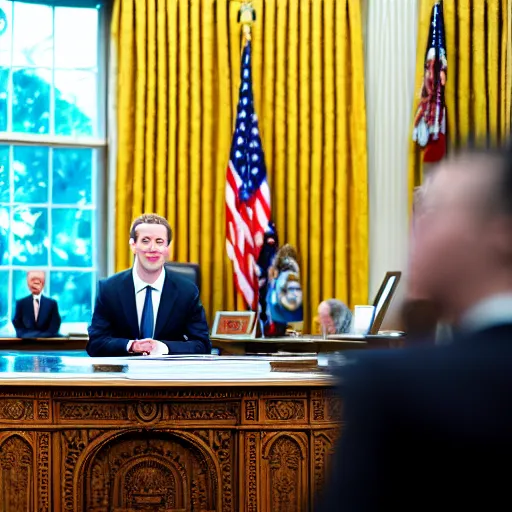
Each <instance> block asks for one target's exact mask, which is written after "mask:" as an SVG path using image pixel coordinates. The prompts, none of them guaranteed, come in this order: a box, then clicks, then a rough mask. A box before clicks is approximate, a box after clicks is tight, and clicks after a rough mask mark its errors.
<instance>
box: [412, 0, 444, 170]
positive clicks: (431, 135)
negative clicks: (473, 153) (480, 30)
mask: <svg viewBox="0 0 512 512" xmlns="http://www.w3.org/2000/svg"><path fill="white" fill-rule="evenodd" d="M445 41H446V39H445V33H444V16H443V3H442V1H438V2H436V4H435V5H434V7H433V8H432V15H431V19H430V30H429V36H428V43H427V51H426V54H425V70H424V76H423V87H422V89H421V100H420V104H419V106H418V109H417V111H416V115H415V118H414V130H413V134H412V138H413V140H414V141H415V142H417V143H418V144H419V145H420V146H421V147H422V148H424V154H423V161H424V162H437V161H439V160H441V159H442V158H443V156H444V155H445V153H446V104H445V97H444V89H445V86H446V77H447V66H448V63H447V59H446V44H445Z"/></svg>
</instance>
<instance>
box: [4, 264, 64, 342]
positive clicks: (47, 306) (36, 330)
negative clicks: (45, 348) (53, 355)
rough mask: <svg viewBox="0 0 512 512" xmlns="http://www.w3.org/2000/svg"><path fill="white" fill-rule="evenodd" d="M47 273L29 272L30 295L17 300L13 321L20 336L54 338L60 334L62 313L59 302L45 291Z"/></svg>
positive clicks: (17, 334)
mask: <svg viewBox="0 0 512 512" xmlns="http://www.w3.org/2000/svg"><path fill="white" fill-rule="evenodd" d="M45 280H46V276H45V273H44V272H42V271H40V270H31V271H29V272H27V284H28V288H29V290H30V295H28V296H27V297H24V298H23V299H20V300H18V301H16V312H15V313H14V318H13V320H12V323H13V325H14V328H15V329H16V336H18V338H52V337H54V336H58V335H59V329H60V322H61V319H60V315H59V307H58V305H57V302H56V301H55V300H54V299H50V297H45V296H44V295H43V294H42V293H43V288H44V283H45Z"/></svg>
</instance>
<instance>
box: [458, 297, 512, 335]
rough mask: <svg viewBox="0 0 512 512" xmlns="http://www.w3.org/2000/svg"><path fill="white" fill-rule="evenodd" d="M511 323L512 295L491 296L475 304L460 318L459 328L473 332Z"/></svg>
mask: <svg viewBox="0 0 512 512" xmlns="http://www.w3.org/2000/svg"><path fill="white" fill-rule="evenodd" d="M511 323H512V293H503V294H500V295H493V296H492V297H489V298H487V299H484V300H482V301H480V302H479V303H477V304H475V305H474V306H473V307H472V308H470V309H469V311H468V312H467V313H466V314H465V315H464V316H463V317H462V320H461V322H460V328H461V330H463V331H466V332H475V331H481V330H484V329H488V328H490V327H496V326H499V325H507V324H511Z"/></svg>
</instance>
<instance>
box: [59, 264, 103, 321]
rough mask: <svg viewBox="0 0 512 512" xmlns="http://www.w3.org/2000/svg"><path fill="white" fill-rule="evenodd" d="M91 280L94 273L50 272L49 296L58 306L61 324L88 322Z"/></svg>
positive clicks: (90, 312)
mask: <svg viewBox="0 0 512 512" xmlns="http://www.w3.org/2000/svg"><path fill="white" fill-rule="evenodd" d="M93 280H95V273H94V272H56V271H52V272H51V274H50V288H51V295H52V297H53V298H54V299H55V300H56V301H57V302H58V304H59V313H60V316H61V317H62V321H63V322H89V321H90V319H91V316H92V311H91V300H92V281H93Z"/></svg>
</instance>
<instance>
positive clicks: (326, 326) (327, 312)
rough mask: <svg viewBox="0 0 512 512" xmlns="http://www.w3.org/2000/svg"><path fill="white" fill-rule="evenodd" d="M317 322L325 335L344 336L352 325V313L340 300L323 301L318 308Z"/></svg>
mask: <svg viewBox="0 0 512 512" xmlns="http://www.w3.org/2000/svg"><path fill="white" fill-rule="evenodd" d="M318 321H319V323H320V327H321V329H322V332H325V334H346V333H348V332H350V327H351V325H352V311H350V309H349V308H348V306H347V305H346V304H344V303H343V302H341V300H338V299H328V300H324V301H323V302H321V303H320V305H319V306H318Z"/></svg>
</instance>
